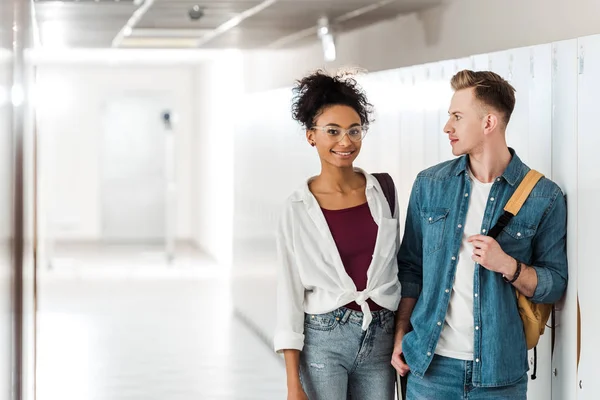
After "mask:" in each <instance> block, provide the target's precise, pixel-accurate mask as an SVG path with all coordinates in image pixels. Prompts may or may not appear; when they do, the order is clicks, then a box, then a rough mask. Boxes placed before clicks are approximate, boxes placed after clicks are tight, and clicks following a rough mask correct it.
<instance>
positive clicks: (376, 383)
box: [300, 307, 395, 400]
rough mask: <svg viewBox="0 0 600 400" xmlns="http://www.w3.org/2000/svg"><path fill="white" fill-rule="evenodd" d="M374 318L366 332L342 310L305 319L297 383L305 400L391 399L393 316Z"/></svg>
mask: <svg viewBox="0 0 600 400" xmlns="http://www.w3.org/2000/svg"><path fill="white" fill-rule="evenodd" d="M372 315H373V321H372V322H371V325H369V328H368V329H367V330H366V331H363V330H362V329H361V325H362V319H363V314H362V313H361V312H359V311H354V310H350V309H348V308H345V307H342V308H339V309H337V310H335V311H332V312H330V313H327V314H318V315H305V320H304V335H305V337H304V349H303V350H302V351H301V352H300V380H301V382H302V386H303V388H304V391H305V393H306V395H307V396H308V399H309V400H346V399H348V398H350V399H353V400H393V399H394V393H395V392H394V389H395V386H394V382H395V372H394V368H393V367H392V365H391V359H392V351H393V347H394V325H395V323H394V313H393V312H391V311H389V310H381V311H376V312H373V313H372Z"/></svg>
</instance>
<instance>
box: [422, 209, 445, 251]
mask: <svg viewBox="0 0 600 400" xmlns="http://www.w3.org/2000/svg"><path fill="white" fill-rule="evenodd" d="M449 211H450V210H449V209H448V208H423V210H421V217H422V219H423V223H422V227H423V252H424V253H426V254H429V253H433V252H435V251H438V250H439V249H441V248H442V243H443V239H444V229H445V228H446V219H447V217H448V213H449Z"/></svg>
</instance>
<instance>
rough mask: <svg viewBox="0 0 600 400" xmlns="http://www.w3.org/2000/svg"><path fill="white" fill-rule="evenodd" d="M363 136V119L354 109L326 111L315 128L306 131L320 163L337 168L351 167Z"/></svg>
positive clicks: (341, 107) (330, 108)
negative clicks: (361, 121) (361, 119)
mask: <svg viewBox="0 0 600 400" xmlns="http://www.w3.org/2000/svg"><path fill="white" fill-rule="evenodd" d="M363 136H364V133H363V130H362V128H361V123H360V116H359V115H358V113H357V112H356V111H355V110H354V109H353V108H352V107H349V106H344V105H333V106H329V107H326V108H325V109H323V110H322V112H321V114H319V115H318V117H317V118H316V120H315V124H314V126H313V127H311V129H307V131H306V138H307V140H308V142H309V143H310V144H311V145H312V144H314V146H315V147H316V149H317V152H318V153H319V158H321V162H322V163H323V164H325V163H327V164H329V165H332V166H334V167H338V168H348V167H352V163H353V162H354V160H355V159H356V157H358V153H359V152H360V148H361V145H362V141H361V139H362V138H363Z"/></svg>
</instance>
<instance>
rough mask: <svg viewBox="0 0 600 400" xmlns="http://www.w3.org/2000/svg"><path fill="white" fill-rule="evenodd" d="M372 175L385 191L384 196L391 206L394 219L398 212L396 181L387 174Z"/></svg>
mask: <svg viewBox="0 0 600 400" xmlns="http://www.w3.org/2000/svg"><path fill="white" fill-rule="evenodd" d="M371 175H373V176H374V177H375V178H376V179H377V181H379V185H381V190H383V195H384V196H385V199H386V200H387V202H388V205H389V206H390V211H391V212H392V217H393V216H394V212H395V211H396V186H395V185H394V180H393V179H392V177H391V176H390V174H388V173H387V172H379V173H375V174H371Z"/></svg>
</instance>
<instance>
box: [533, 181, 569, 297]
mask: <svg viewBox="0 0 600 400" xmlns="http://www.w3.org/2000/svg"><path fill="white" fill-rule="evenodd" d="M566 238H567V206H566V201H565V197H564V196H563V194H562V191H561V190H560V189H557V193H556V197H555V199H554V201H553V202H552V204H551V205H550V207H549V209H548V211H547V212H546V215H545V216H544V217H543V219H542V222H541V223H540V227H539V230H538V234H537V235H536V237H535V239H534V242H533V259H532V264H533V268H534V269H535V272H536V274H537V279H538V282H537V286H536V288H535V292H534V294H533V296H532V297H531V301H533V302H534V303H548V304H550V303H555V302H557V301H558V300H559V299H560V298H561V297H562V296H563V294H564V292H565V290H566V287H567V280H568V263H567V249H566Z"/></svg>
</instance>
